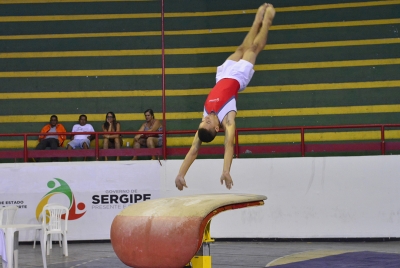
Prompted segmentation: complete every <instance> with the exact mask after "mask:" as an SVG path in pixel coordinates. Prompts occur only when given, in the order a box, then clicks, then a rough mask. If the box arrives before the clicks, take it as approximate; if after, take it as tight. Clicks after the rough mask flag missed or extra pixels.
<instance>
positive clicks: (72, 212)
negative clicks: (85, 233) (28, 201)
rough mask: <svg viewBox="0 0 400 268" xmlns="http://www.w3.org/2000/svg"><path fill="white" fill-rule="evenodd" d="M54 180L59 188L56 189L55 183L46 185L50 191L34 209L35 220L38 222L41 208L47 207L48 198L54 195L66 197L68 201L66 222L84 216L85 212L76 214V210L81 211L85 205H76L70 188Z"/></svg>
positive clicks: (50, 182) (62, 182)
mask: <svg viewBox="0 0 400 268" xmlns="http://www.w3.org/2000/svg"><path fill="white" fill-rule="evenodd" d="M54 179H55V180H57V181H58V182H59V184H60V185H59V186H58V187H56V182H55V181H53V180H52V181H49V182H48V183H47V187H49V188H50V189H52V190H50V191H49V192H48V193H47V194H45V195H44V196H43V197H42V199H41V200H40V202H39V204H38V205H37V207H36V219H38V220H39V217H40V214H41V213H42V210H43V207H44V206H45V205H47V204H48V203H49V199H50V197H52V196H54V195H58V194H61V195H65V196H66V197H68V199H69V208H68V209H69V215H68V220H77V219H79V218H81V217H82V216H83V215H85V213H86V211H84V212H83V213H77V212H76V211H77V209H78V210H79V211H82V210H84V209H85V207H86V205H85V204H84V203H82V202H81V203H79V204H76V201H75V197H74V194H73V193H72V190H71V188H70V187H69V185H68V184H67V183H66V182H65V181H63V180H61V179H58V178H54ZM62 219H64V220H65V214H64V215H63V216H62Z"/></svg>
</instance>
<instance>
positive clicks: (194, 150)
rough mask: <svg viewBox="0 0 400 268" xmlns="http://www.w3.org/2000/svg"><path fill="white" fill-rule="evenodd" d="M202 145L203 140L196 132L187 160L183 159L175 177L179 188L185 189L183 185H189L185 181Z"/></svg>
mask: <svg viewBox="0 0 400 268" xmlns="http://www.w3.org/2000/svg"><path fill="white" fill-rule="evenodd" d="M200 145H201V140H200V139H199V136H198V135H197V132H196V135H195V136H194V139H193V142H192V146H191V147H190V150H189V152H188V153H187V154H186V157H185V160H183V163H182V165H181V168H180V169H179V173H178V176H176V179H175V185H176V187H177V188H178V189H179V190H183V187H187V186H186V181H185V175H186V173H187V171H188V170H189V168H190V166H191V165H192V163H193V162H194V160H195V159H196V158H197V155H198V153H199V149H200Z"/></svg>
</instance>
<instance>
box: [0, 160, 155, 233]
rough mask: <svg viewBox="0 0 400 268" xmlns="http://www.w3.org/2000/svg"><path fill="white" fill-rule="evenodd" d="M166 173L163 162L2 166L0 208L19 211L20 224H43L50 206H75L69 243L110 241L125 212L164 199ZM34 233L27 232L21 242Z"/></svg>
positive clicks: (17, 217) (69, 224)
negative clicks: (162, 186) (113, 225)
mask: <svg viewBox="0 0 400 268" xmlns="http://www.w3.org/2000/svg"><path fill="white" fill-rule="evenodd" d="M160 174H161V166H160V164H159V162H158V161H129V162H87V163H82V162H73V163H37V164H30V165H8V166H7V167H6V166H2V173H1V175H0V181H1V188H0V206H1V207H3V206H10V205H15V206H18V207H19V209H18V211H17V214H16V217H15V221H14V222H15V223H35V224H37V222H38V220H39V217H40V213H41V211H42V209H43V207H44V206H45V205H46V204H50V203H58V204H62V205H64V206H66V207H68V208H69V216H68V222H67V224H68V226H67V227H68V239H69V240H90V239H93V240H95V239H109V238H110V227H111V223H112V221H113V219H114V217H115V216H116V215H117V214H118V213H119V212H120V211H121V210H123V209H124V208H126V207H127V206H129V205H130V204H134V203H138V202H143V201H146V200H151V199H155V198H159V197H160V181H161V179H160ZM34 235H35V232H34V231H26V232H21V234H20V241H32V240H33V238H34ZM37 239H39V238H37Z"/></svg>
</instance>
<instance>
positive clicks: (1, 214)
mask: <svg viewBox="0 0 400 268" xmlns="http://www.w3.org/2000/svg"><path fill="white" fill-rule="evenodd" d="M17 210H18V207H17V206H8V207H2V208H0V225H7V224H13V223H14V218H15V213H17ZM0 229H1V226H0ZM0 235H3V232H1V233H0ZM17 245H18V244H17ZM17 245H14V246H15V248H14V254H13V255H14V267H18V250H17V248H16V247H17ZM4 246H5V245H4ZM3 259H4V256H1V260H0V261H1V262H2V266H3V267H4V268H5V267H6V266H7V265H6V263H5V262H4V261H3Z"/></svg>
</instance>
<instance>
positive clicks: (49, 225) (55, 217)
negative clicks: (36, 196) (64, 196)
mask: <svg viewBox="0 0 400 268" xmlns="http://www.w3.org/2000/svg"><path fill="white" fill-rule="evenodd" d="M62 215H65V220H64V221H63V220H62V219H61V216H62ZM68 215H69V210H68V208H67V207H64V206H61V205H51V204H50V205H49V204H48V205H46V206H44V207H43V211H42V225H43V234H42V235H43V241H44V243H46V244H45V245H46V246H47V247H46V248H47V255H49V254H50V243H52V241H51V240H50V239H51V235H52V234H61V235H62V247H63V254H64V255H65V256H68V243H67V230H68V229H67V223H68ZM63 222H64V224H63Z"/></svg>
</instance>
